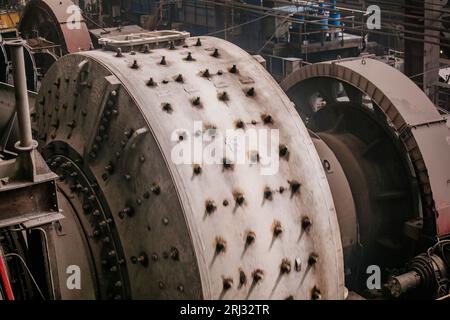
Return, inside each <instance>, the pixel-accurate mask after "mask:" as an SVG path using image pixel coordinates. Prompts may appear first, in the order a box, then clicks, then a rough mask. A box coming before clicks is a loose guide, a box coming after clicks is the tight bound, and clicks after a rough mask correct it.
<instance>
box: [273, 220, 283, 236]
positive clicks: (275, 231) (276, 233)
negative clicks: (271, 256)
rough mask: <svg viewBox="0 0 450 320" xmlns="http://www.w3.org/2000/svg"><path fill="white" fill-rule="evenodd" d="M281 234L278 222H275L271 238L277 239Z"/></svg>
mask: <svg viewBox="0 0 450 320" xmlns="http://www.w3.org/2000/svg"><path fill="white" fill-rule="evenodd" d="M282 233H283V227H282V226H281V222H280V221H275V222H274V224H273V236H274V238H278V237H279V236H281V234H282Z"/></svg>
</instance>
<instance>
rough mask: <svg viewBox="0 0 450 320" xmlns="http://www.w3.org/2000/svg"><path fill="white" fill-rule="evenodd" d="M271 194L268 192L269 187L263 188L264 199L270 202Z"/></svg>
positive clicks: (270, 191)
mask: <svg viewBox="0 0 450 320" xmlns="http://www.w3.org/2000/svg"><path fill="white" fill-rule="evenodd" d="M272 195H273V192H272V190H270V187H265V188H264V199H266V200H272Z"/></svg>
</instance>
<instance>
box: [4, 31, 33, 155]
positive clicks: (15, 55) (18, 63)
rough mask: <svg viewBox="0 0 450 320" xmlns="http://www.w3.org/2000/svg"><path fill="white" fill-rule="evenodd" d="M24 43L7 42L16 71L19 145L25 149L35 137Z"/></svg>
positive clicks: (18, 41) (31, 146)
mask: <svg viewBox="0 0 450 320" xmlns="http://www.w3.org/2000/svg"><path fill="white" fill-rule="evenodd" d="M24 43H25V41H24V40H22V39H15V40H12V41H8V42H7V43H6V44H7V46H9V47H10V48H11V56H12V66H13V72H14V88H15V95H16V110H17V119H18V125H19V138H20V143H19V144H18V147H19V149H21V150H24V151H25V150H31V149H32V148H33V137H32V132H31V119H30V108H29V103H28V91H27V78H26V74H25V60H24V54H23V45H24Z"/></svg>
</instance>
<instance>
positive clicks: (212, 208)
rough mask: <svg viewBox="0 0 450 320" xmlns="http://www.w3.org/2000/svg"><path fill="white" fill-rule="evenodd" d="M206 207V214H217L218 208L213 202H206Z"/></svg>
mask: <svg viewBox="0 0 450 320" xmlns="http://www.w3.org/2000/svg"><path fill="white" fill-rule="evenodd" d="M205 207H206V212H207V213H208V214H212V213H213V212H215V211H216V210H217V206H216V204H215V203H214V201H213V200H208V201H206V205H205Z"/></svg>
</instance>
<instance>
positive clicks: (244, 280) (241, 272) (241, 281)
mask: <svg viewBox="0 0 450 320" xmlns="http://www.w3.org/2000/svg"><path fill="white" fill-rule="evenodd" d="M246 283H247V276H246V275H245V272H244V270H242V269H241V270H239V286H243V285H245V284H246Z"/></svg>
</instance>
